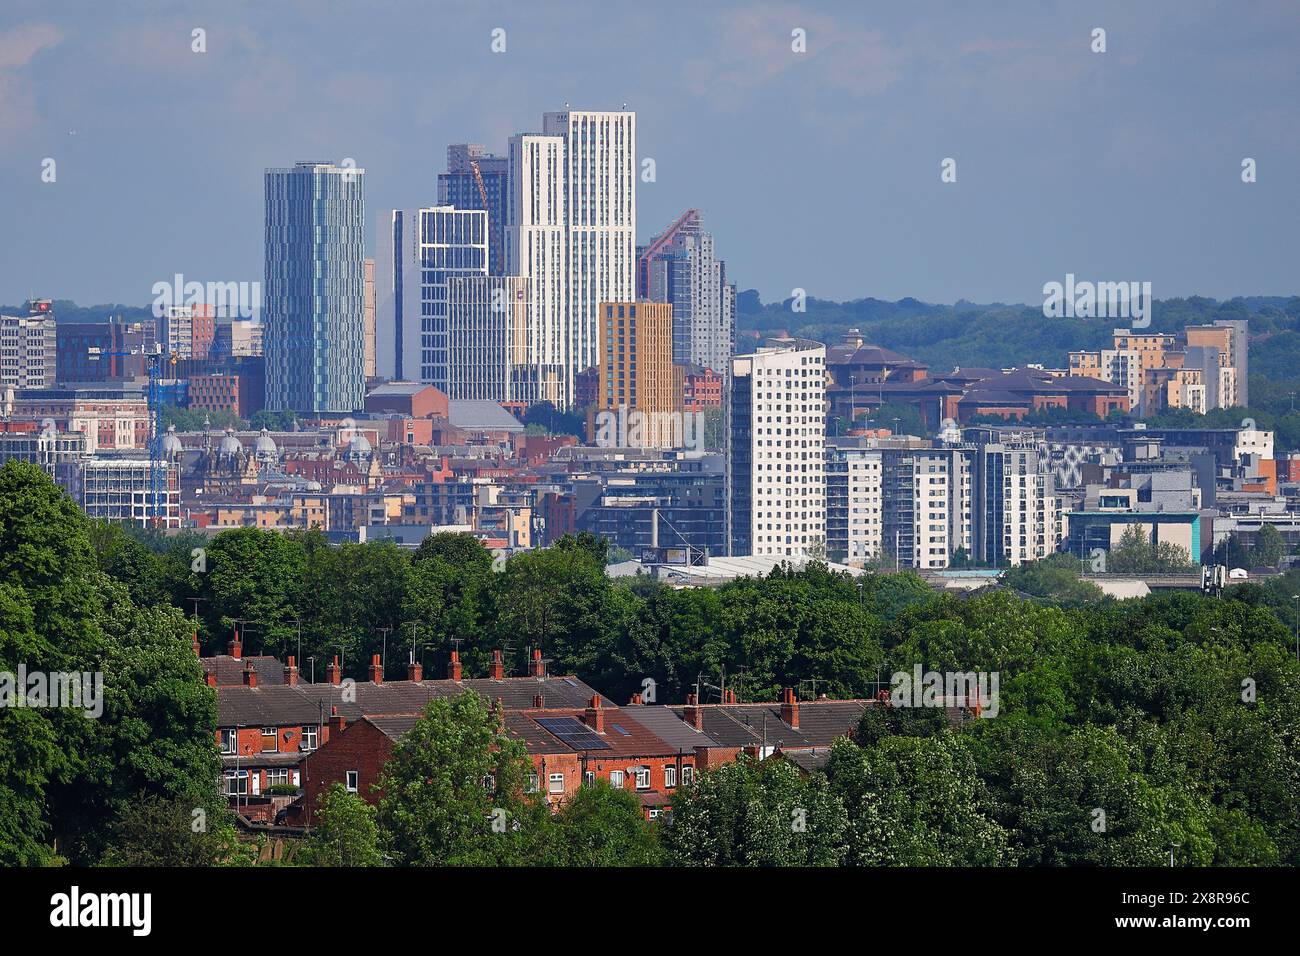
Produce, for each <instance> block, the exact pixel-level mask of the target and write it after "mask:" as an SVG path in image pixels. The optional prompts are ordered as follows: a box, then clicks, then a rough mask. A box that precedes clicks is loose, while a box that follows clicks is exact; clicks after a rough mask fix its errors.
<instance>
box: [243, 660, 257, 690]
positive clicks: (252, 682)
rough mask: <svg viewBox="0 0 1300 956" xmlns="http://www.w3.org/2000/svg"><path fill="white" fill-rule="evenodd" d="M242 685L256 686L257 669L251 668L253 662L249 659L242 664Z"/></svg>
mask: <svg viewBox="0 0 1300 956" xmlns="http://www.w3.org/2000/svg"><path fill="white" fill-rule="evenodd" d="M244 686H245V687H256V686H257V671H255V670H253V662H252V661H249V662H248V663H246V664H245V665H244Z"/></svg>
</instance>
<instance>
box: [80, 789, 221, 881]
mask: <svg viewBox="0 0 1300 956" xmlns="http://www.w3.org/2000/svg"><path fill="white" fill-rule="evenodd" d="M214 803H215V801H209V803H208V805H206V806H195V805H194V802H193V801H192V800H187V799H184V798H180V797H159V796H151V795H141V796H140V798H139V799H136V800H132V801H131V802H130V803H128V804H127V805H126V806H125V807H124V808H123V810H122V812H121V815H120V816H119V817H118V818H117V820H116V821H114V823H113V826H112V828H111V830H110V832H109V841H108V849H107V851H106V852H105V854H104V856H103V858H102V860H101V863H102V864H103V865H104V866H221V865H224V864H228V863H233V862H247V856H246V854H244V853H243V852H242V848H241V847H240V846H239V841H238V837H237V836H236V834H235V826H234V822H233V820H232V819H231V813H230V811H229V810H227V809H226V808H225V807H223V806H221V805H220V804H219V803H218V804H216V805H213V804H214Z"/></svg>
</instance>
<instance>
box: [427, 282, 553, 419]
mask: <svg viewBox="0 0 1300 956" xmlns="http://www.w3.org/2000/svg"><path fill="white" fill-rule="evenodd" d="M529 286H530V280H529V279H525V278H521V277H519V276H465V277H452V278H451V280H450V281H449V283H448V287H447V288H448V294H447V314H448V323H449V340H450V343H451V344H450V348H451V362H450V366H449V375H448V382H447V394H448V396H449V397H450V398H453V399H458V400H461V399H467V400H478V401H490V402H497V403H501V404H506V403H508V404H520V405H533V404H536V403H538V402H550V403H551V404H553V405H559V404H561V402H562V400H563V397H564V368H563V367H562V366H560V365H558V364H550V365H547V364H545V363H543V362H542V361H541V360H540V358H539V356H538V350H537V348H536V343H537V340H536V338H535V337H534V336H533V334H532V333H533V332H534V331H535V330H534V329H533V328H532V326H531V323H530V322H529V312H528V305H529V302H530V300H531V299H530V296H529Z"/></svg>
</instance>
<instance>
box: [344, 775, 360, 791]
mask: <svg viewBox="0 0 1300 956" xmlns="http://www.w3.org/2000/svg"><path fill="white" fill-rule="evenodd" d="M346 786H347V791H348V793H356V792H357V788H358V787H360V786H361V772H360V771H359V770H349V771H348V777H347V784H346Z"/></svg>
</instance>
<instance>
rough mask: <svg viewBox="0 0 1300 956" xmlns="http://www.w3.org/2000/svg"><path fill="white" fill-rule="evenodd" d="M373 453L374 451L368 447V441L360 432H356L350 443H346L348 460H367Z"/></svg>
mask: <svg viewBox="0 0 1300 956" xmlns="http://www.w3.org/2000/svg"><path fill="white" fill-rule="evenodd" d="M373 453H374V449H373V448H371V447H370V440H369V439H368V438H366V436H365V435H363V434H361V433H360V432H357V434H356V435H354V436H353V438H352V441H350V442H348V457H349V458H352V459H357V458H369V457H370V456H371V455H372V454H373Z"/></svg>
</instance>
